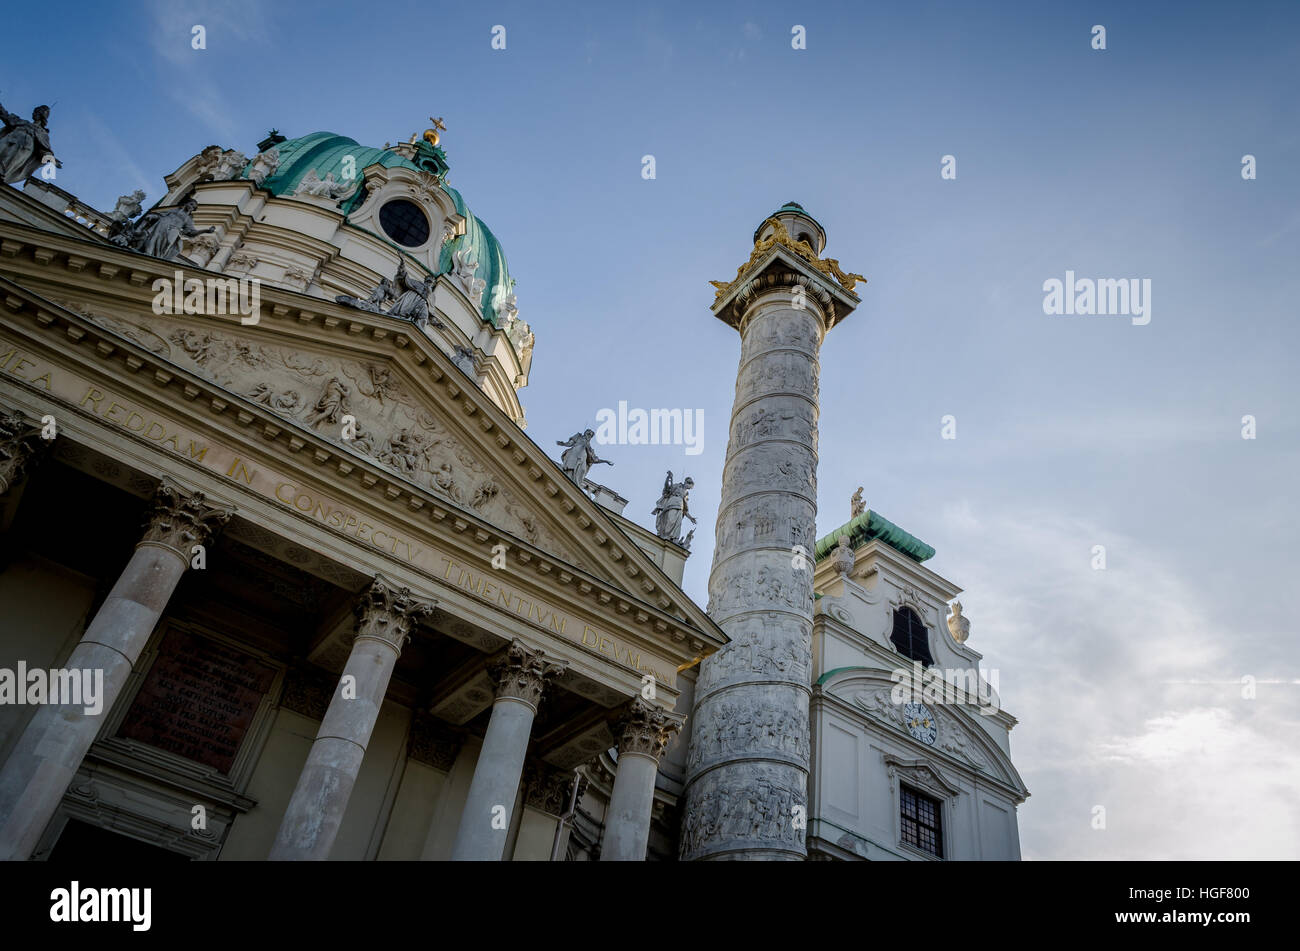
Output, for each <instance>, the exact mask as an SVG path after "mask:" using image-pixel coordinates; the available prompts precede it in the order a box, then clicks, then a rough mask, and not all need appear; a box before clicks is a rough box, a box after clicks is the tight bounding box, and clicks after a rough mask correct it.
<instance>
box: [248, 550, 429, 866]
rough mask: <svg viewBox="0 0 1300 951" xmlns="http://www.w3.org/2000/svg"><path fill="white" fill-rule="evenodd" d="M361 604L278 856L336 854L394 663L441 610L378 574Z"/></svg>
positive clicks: (273, 850)
mask: <svg viewBox="0 0 1300 951" xmlns="http://www.w3.org/2000/svg"><path fill="white" fill-rule="evenodd" d="M353 610H354V611H355V613H356V616H357V622H356V634H355V639H354V640H353V643H352V653H351V654H350V655H349V656H348V662H347V664H346V665H344V667H343V675H342V676H341V677H340V678H339V684H338V686H337V687H336V688H335V689H334V699H333V700H331V701H330V705H329V709H327V710H326V711H325V719H323V720H322V721H321V725H320V731H319V732H317V734H316V740H315V742H314V743H312V745H311V752H310V753H308V754H307V763H306V765H305V766H303V768H302V773H301V774H299V776H298V785H297V786H295V787H294V790H293V798H291V799H290V800H289V808H288V809H286V810H285V813H284V819H283V821H282V822H281V823H280V831H279V833H277V835H276V837H275V844H274V845H273V846H272V847H271V856H270V857H271V858H272V859H279V860H294V859H313V860H318V861H319V860H324V859H327V858H329V854H330V849H331V848H333V847H334V839H335V837H336V836H338V832H339V826H340V825H342V823H343V813H344V812H345V811H347V808H348V799H349V798H351V796H352V787H353V786H355V785H356V782H357V774H358V773H360V771H361V760H362V758H363V757H364V756H365V755H366V745H367V744H368V743H369V742H370V734H371V733H372V732H373V731H374V729H375V721H376V720H377V719H378V718H379V708H380V707H381V706H382V705H383V702H384V695H385V694H386V693H387V692H388V681H389V680H390V679H391V678H392V676H393V667H394V666H396V664H397V658H398V656H399V655H400V654H401V653H402V646H403V645H404V644H405V643H406V642H407V640H408V639H409V638H410V636H411V627H412V625H413V624H415V622H416V621H417V620H418V619H420V618H423V617H427V616H428V615H429V614H431V613H432V612H433V602H424V601H417V600H416V599H415V598H413V597H411V592H410V591H409V590H408V589H407V588H400V589H399V588H394V587H393V586H392V585H390V584H389V583H388V582H387V581H385V580H384V579H383V578H382V577H380V576H379V575H376V576H375V579H374V581H372V582H371V583H370V587H368V588H366V590H365V591H364V592H363V593H362V595H361V597H360V598H359V599H358V601H357V603H356V605H355V606H354V608H353Z"/></svg>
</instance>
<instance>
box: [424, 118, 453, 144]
mask: <svg viewBox="0 0 1300 951" xmlns="http://www.w3.org/2000/svg"><path fill="white" fill-rule="evenodd" d="M429 121H430V122H432V123H433V128H432V129H425V130H424V139H425V141H426V142H428V143H429V144H430V145H437V144H438V139H439V136H438V132H439V131H441V132H446V131H447V126H446V125H445V124H443V121H442V119H440V118H439V119H435V118H434V117H433V116H429Z"/></svg>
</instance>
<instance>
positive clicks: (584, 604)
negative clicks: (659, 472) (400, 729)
mask: <svg viewBox="0 0 1300 951" xmlns="http://www.w3.org/2000/svg"><path fill="white" fill-rule="evenodd" d="M3 293H4V301H5V310H4V313H5V315H6V317H5V320H4V321H3V324H2V325H0V335H2V336H3V337H5V338H8V339H6V340H4V341H3V344H4V345H3V346H2V347H0V354H3V353H7V352H8V351H9V350H10V349H11V348H16V349H17V352H16V353H15V356H14V357H13V358H11V362H10V363H7V364H6V367H5V369H4V370H0V377H3V379H4V381H5V383H6V397H9V392H10V389H11V388H12V389H13V391H14V392H15V393H16V394H19V395H20V397H21V398H20V399H18V400H15V399H13V398H10V399H9V401H10V402H11V403H13V402H17V403H19V404H20V405H19V408H24V409H26V410H27V411H28V412H30V413H32V414H35V415H36V416H37V418H39V416H40V415H41V414H42V413H43V412H47V411H48V410H49V408H50V406H52V405H55V406H60V405H61V406H62V408H63V409H62V410H61V411H60V412H58V413H57V416H58V418H59V419H60V424H61V428H62V431H63V433H64V434H65V435H66V436H67V437H68V438H69V439H70V441H72V442H73V443H78V444H85V445H88V446H90V447H91V448H93V449H95V450H96V451H97V452H101V453H103V454H105V455H112V456H115V457H118V458H121V459H123V461H125V462H127V463H128V464H129V465H131V467H132V468H134V469H136V470H137V471H138V472H142V473H157V472H159V471H169V470H171V471H176V470H184V471H185V473H186V476H187V477H188V478H190V479H191V481H192V482H193V483H194V484H195V485H201V484H202V485H205V486H206V488H207V490H208V491H210V492H212V493H213V494H214V495H217V496H222V497H230V496H232V495H238V496H239V509H240V521H243V522H247V523H249V524H252V525H256V526H257V527H260V528H263V529H266V530H268V531H269V533H270V534H272V535H276V536H288V537H306V538H310V539H311V545H312V547H313V548H315V549H316V550H317V551H318V552H320V553H322V554H324V555H326V556H327V557H328V558H329V559H330V560H331V561H334V562H337V564H339V565H344V566H346V565H349V564H355V563H357V562H358V560H364V561H365V562H367V563H372V564H379V565H382V568H381V570H383V571H385V572H386V573H388V574H391V575H392V576H393V577H394V580H395V581H397V582H398V583H401V584H406V585H409V586H411V587H412V589H413V590H424V591H428V592H429V593H431V594H434V596H436V597H437V599H438V601H439V604H440V610H445V611H447V612H449V613H451V614H454V615H455V616H456V617H457V618H459V619H461V620H463V621H464V622H465V623H466V625H467V628H466V629H467V630H472V629H474V628H478V629H479V630H480V632H481V631H490V632H492V633H493V634H494V635H497V634H498V633H499V635H500V636H501V637H508V636H518V637H521V638H524V639H529V638H531V639H532V640H533V641H534V642H536V643H537V644H539V645H540V646H542V647H543V648H544V649H546V650H548V652H555V653H557V654H558V653H567V654H571V655H573V669H574V671H575V675H577V676H581V675H584V674H590V675H591V676H592V677H593V678H596V679H598V680H599V681H600V682H602V683H604V684H606V685H607V686H608V688H609V689H610V690H613V691H615V692H616V693H617V694H618V695H620V696H624V697H626V696H628V695H632V694H634V693H635V692H637V691H638V690H639V689H640V687H641V677H642V676H643V675H644V672H643V668H650V669H652V670H654V671H655V676H656V679H657V680H658V681H659V682H660V684H661V685H662V686H664V688H665V691H666V692H671V693H672V694H674V695H675V688H674V686H673V681H674V680H675V674H676V667H677V666H678V665H680V664H683V663H686V662H689V661H690V660H692V659H693V658H694V657H696V656H698V655H699V653H701V652H703V651H704V650H706V649H708V648H710V647H711V646H713V644H715V643H717V641H718V636H717V635H716V634H713V633H710V632H708V631H703V630H701V629H699V628H697V627H696V626H695V625H692V624H690V623H689V622H687V621H684V620H683V619H682V618H680V617H677V616H675V615H674V614H672V613H670V612H668V611H667V610H665V608H664V607H663V606H662V604H652V603H650V602H649V601H648V600H646V598H645V597H644V595H646V594H650V593H651V591H660V590H661V588H662V587H663V586H660V585H655V584H653V582H651V579H652V578H653V575H654V573H656V572H658V570H659V569H657V568H656V567H655V566H654V565H653V564H652V563H648V562H647V560H646V559H645V558H644V555H643V554H642V553H640V552H639V551H635V552H634V551H631V550H630V549H633V548H635V546H634V545H632V544H631V542H630V541H628V540H627V539H625V538H623V537H622V536H621V534H620V535H615V534H614V532H613V531H611V532H610V533H609V534H606V535H605V536H604V537H605V545H606V546H608V547H609V548H610V549H611V554H609V555H601V554H599V553H600V548H601V545H600V543H598V542H595V539H594V536H595V534H596V533H598V532H600V527H601V526H600V522H599V521H598V520H601V519H605V516H603V515H602V514H601V513H600V512H599V511H597V510H596V507H595V506H594V504H593V503H591V502H590V500H585V499H584V502H585V505H583V506H582V507H581V508H580V506H579V503H577V502H574V503H573V504H572V505H571V507H570V508H568V510H567V512H566V513H565V514H566V515H572V516H573V517H574V519H575V520H578V519H585V520H586V522H587V526H589V527H590V528H591V530H592V532H591V535H590V536H588V537H587V538H585V539H583V542H584V550H585V551H590V552H591V555H590V557H592V560H593V562H595V561H597V560H598V563H599V564H600V566H601V568H602V569H603V570H604V575H605V576H604V577H601V576H598V575H596V574H594V573H593V572H591V571H590V570H587V569H583V568H580V567H578V566H576V565H574V564H572V563H571V562H568V561H566V560H564V559H561V558H558V557H556V556H555V555H554V554H552V553H548V552H546V551H544V550H543V549H541V548H539V547H537V546H536V545H533V544H531V543H529V542H528V541H527V540H525V539H521V538H519V537H518V536H516V535H513V534H512V533H510V532H508V531H503V530H502V528H501V527H499V526H497V525H494V524H492V523H490V522H488V521H487V520H486V519H484V518H483V517H481V516H479V515H478V514H477V513H474V512H473V511H471V510H469V509H466V508H463V507H460V506H457V505H455V504H452V503H449V502H448V500H447V499H445V498H443V497H440V496H439V495H438V494H436V493H435V492H433V491H431V490H428V489H425V488H423V487H421V486H418V485H416V484H413V483H411V482H410V481H409V480H407V479H405V478H403V477H402V476H401V475H399V474H395V473H393V472H391V471H388V470H387V469H385V467H383V466H380V465H377V464H375V463H374V462H373V461H370V460H368V459H366V458H364V457H360V456H358V454H356V453H353V452H351V451H349V450H347V449H340V447H339V446H337V445H336V444H335V443H333V442H330V441H329V440H327V439H325V438H324V436H322V434H321V433H319V432H316V431H313V430H310V429H307V428H304V427H301V426H298V425H296V424H294V423H292V422H290V421H286V420H284V419H283V418H282V417H280V416H278V415H277V414H276V413H274V412H272V411H271V409H270V408H269V407H268V406H266V405H264V404H262V403H259V402H256V401H252V400H249V399H247V398H246V397H241V396H238V395H235V394H232V393H231V392H230V391H228V390H226V389H224V388H222V387H220V386H218V385H216V384H214V383H213V382H211V381H210V380H206V379H204V378H202V377H200V376H198V375H196V374H193V373H190V372H187V371H185V370H183V369H181V368H180V367H178V366H177V365H176V364H174V363H172V362H170V361H167V360H164V359H162V358H161V357H160V355H159V354H156V353H152V352H150V351H149V350H148V349H147V348H146V347H144V346H142V345H141V344H140V343H138V342H136V341H133V340H131V339H129V338H126V337H123V336H122V335H120V334H117V333H115V332H114V331H112V330H109V329H107V328H106V327H103V326H100V325H99V324H97V323H95V322H94V321H92V320H90V319H89V318H87V317H85V316H83V315H79V314H75V313H72V312H70V311H67V310H66V309H64V308H60V307H57V306H54V305H51V304H49V302H47V301H42V300H41V299H40V298H38V297H36V296H35V295H33V294H31V293H30V292H28V291H26V290H25V289H24V288H22V287H19V286H17V285H13V284H11V283H10V282H8V281H5V282H3ZM281 316H282V318H285V317H288V315H281ZM208 319H210V320H211V319H212V318H208ZM214 322H215V321H214ZM232 323H233V321H232ZM235 326H238V325H237V324H236V325H235ZM343 332H344V333H346V331H343ZM68 339H71V340H74V341H76V342H77V346H76V347H75V348H73V350H72V352H74V353H79V354H85V359H84V360H79V361H77V362H75V363H74V362H73V361H70V360H69V359H68V357H67V353H68V352H69V348H68V345H67V343H66V341H67V340H68ZM372 339H374V337H373V335H372ZM378 339H383V337H382V336H381V337H379V338H378ZM56 340H58V341H59V342H60V344H61V346H57V347H56V346H54V342H55V341H56ZM408 346H409V343H408ZM412 349H415V348H412ZM417 352H419V353H421V354H422V355H423V360H422V361H419V362H418V363H417V364H416V365H417V366H419V365H420V363H428V362H431V361H432V360H437V359H440V358H441V357H442V355H441V354H440V353H437V354H436V355H434V354H431V353H429V352H428V351H425V350H423V349H422V348H420V349H418V351H417ZM15 369H17V372H16V373H15V372H13V371H14V370H15ZM451 369H452V368H450V367H447V368H445V369H442V370H441V371H440V375H439V382H445V384H448V385H447V402H448V403H449V404H450V405H451V406H457V405H460V406H462V407H470V406H471V405H472V409H468V408H467V409H463V410H462V411H463V412H464V414H465V416H466V417H467V418H469V419H475V418H477V420H478V426H479V427H480V429H481V430H482V432H483V433H485V434H488V433H490V434H491V435H492V436H493V437H494V438H495V441H496V442H497V443H498V444H500V443H501V442H502V441H504V443H505V445H504V446H502V447H501V448H503V449H505V448H507V447H511V448H514V449H516V451H517V452H518V453H519V455H522V456H523V457H524V459H523V463H517V465H520V466H522V465H523V464H528V466H529V474H530V476H531V475H532V473H531V470H533V469H536V470H537V476H535V477H533V481H534V482H539V481H542V479H544V478H545V472H544V470H542V469H541V463H542V462H543V460H539V459H537V458H536V457H535V456H533V457H532V458H530V454H525V453H524V451H523V449H524V448H525V447H524V446H521V445H518V444H516V443H515V442H514V440H513V439H512V438H511V436H510V435H507V433H508V432H509V430H507V429H505V428H504V427H501V426H499V425H498V424H497V423H495V422H493V421H492V419H491V414H492V413H494V412H496V413H499V410H496V408H495V407H492V406H491V405H490V404H489V405H488V406H487V407H484V406H483V405H481V403H480V402H479V401H470V400H468V399H466V397H467V393H466V391H465V390H464V389H462V388H459V387H456V386H455V381H454V380H452V379H451V378H450V376H449V374H448V370H451ZM461 379H462V381H463V377H462V378H461ZM453 388H455V391H456V392H455V393H454V394H453V393H452V392H451V390H452V389H453ZM458 400H463V401H464V402H459V403H458ZM480 400H481V402H482V403H486V402H487V401H486V400H482V399H481V397H480ZM23 404H25V405H23ZM178 405H179V406H186V405H188V406H192V407H194V409H188V410H186V411H184V412H183V413H179V414H178V413H177V412H176V407H177V406H178ZM114 407H116V408H114ZM198 407H203V410H202V411H200V410H199V409H198ZM485 422H486V423H488V424H490V425H486V426H485V425H484V423H485ZM503 422H507V424H508V421H503ZM467 431H469V430H468V429H466V430H461V432H467ZM523 442H524V443H525V444H526V448H528V449H530V450H532V451H533V452H534V453H538V452H539V451H538V450H537V448H536V447H535V446H532V444H531V443H529V442H527V440H524V441H523ZM550 465H551V467H552V468H554V466H553V464H550ZM325 473H328V476H327V475H325ZM556 475H557V477H558V478H559V479H560V481H566V480H563V477H562V476H560V475H559V474H558V472H557V473H556ZM544 484H545V485H546V486H547V488H548V489H550V488H553V489H554V492H553V493H552V494H551V495H550V497H551V498H555V497H557V496H560V497H561V504H560V506H559V509H558V511H564V508H565V507H564V505H563V501H564V500H565V498H566V497H567V496H568V495H569V493H568V492H566V490H565V487H564V486H560V485H558V484H556V483H553V482H549V481H547V482H546V483H544ZM137 494H139V493H137ZM561 518H562V517H561ZM579 525H581V522H580V521H579ZM610 528H611V529H612V525H611V526H610ZM557 531H566V532H568V533H572V529H566V528H564V527H563V522H561V526H560V527H557ZM239 534H240V533H239V532H238V531H235V532H232V536H234V537H239ZM570 541H571V542H572V541H573V539H572V538H571V539H570ZM254 542H256V540H255V539H254ZM620 543H621V544H620ZM499 544H504V545H505V546H506V550H507V564H508V566H509V567H508V569H507V570H506V571H501V570H499V569H494V568H492V567H491V565H492V557H493V549H494V547H495V546H497V545H499ZM254 547H257V545H256V544H255V545H254ZM593 549H594V551H593ZM613 550H619V551H620V554H621V555H622V557H620V558H615V557H613V556H612V551H613ZM624 566H625V567H624ZM620 568H621V570H622V574H623V575H624V577H629V578H631V577H639V578H640V579H642V580H643V584H642V588H641V593H640V594H633V593H631V591H629V590H625V589H621V588H619V587H618V586H616V585H613V584H612V583H611V579H612V578H614V577H616V576H617V575H616V571H617V570H619V569H620ZM629 568H630V569H635V572H633V571H631V570H628V569H629ZM507 577H508V580H506V579H507ZM498 578H501V579H502V580H496V579H498ZM333 580H337V578H335V579H333ZM646 583H649V584H650V588H649V590H647V588H646ZM669 584H671V583H669ZM435 587H436V591H435V590H434V588H435ZM503 588H504V589H505V590H506V591H508V592H509V593H508V594H504V593H503ZM677 596H678V597H679V598H680V599H681V600H683V601H685V597H684V595H681V594H680V592H678V593H677ZM505 598H508V599H509V602H508V603H506V601H505V600H504V599H505ZM669 605H670V606H672V605H673V602H671V601H670V602H669ZM679 610H680V607H679ZM683 613H685V612H683ZM452 633H453V636H455V634H454V632H452ZM470 636H477V635H469V634H467V635H466V637H464V638H462V639H467V638H468V637H470ZM494 645H495V640H494ZM477 646H479V648H480V649H486V646H485V645H482V644H480V645H477ZM620 658H621V659H620ZM612 697H613V695H612V694H611V698H612Z"/></svg>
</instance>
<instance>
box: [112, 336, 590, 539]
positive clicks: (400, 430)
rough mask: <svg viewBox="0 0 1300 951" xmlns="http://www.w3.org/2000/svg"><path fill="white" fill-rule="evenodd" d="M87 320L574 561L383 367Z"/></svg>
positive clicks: (232, 339) (228, 339)
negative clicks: (351, 427) (350, 424)
mask: <svg viewBox="0 0 1300 951" xmlns="http://www.w3.org/2000/svg"><path fill="white" fill-rule="evenodd" d="M90 316H92V319H94V320H96V321H97V322H100V323H103V324H104V325H105V326H108V327H110V328H111V329H113V330H114V331H116V332H117V333H120V334H122V335H123V336H126V337H129V338H130V339H133V340H135V341H136V342H137V343H140V344H141V345H142V346H145V347H147V348H148V349H150V350H152V351H153V352H155V353H159V354H163V355H169V356H170V358H171V359H172V360H174V361H175V362H176V363H177V364H179V365H181V366H184V367H187V368H190V369H193V370H195V371H196V372H199V373H200V374H201V375H203V376H205V377H207V378H209V379H211V380H213V381H214V382H216V383H218V384H219V385H221V386H223V387H225V388H226V389H228V390H230V391H231V392H233V393H238V394H241V395H243V396H245V397H247V398H249V399H252V400H254V401H256V402H258V403H261V404H263V405H265V406H267V407H268V408H270V409H271V410H272V411H274V412H275V413H277V414H278V415H280V416H283V417H285V418H286V419H290V420H294V421H296V422H298V423H301V424H302V425H304V426H307V427H310V428H313V429H315V430H316V431H317V432H319V433H320V434H321V435H323V436H325V437H327V438H329V439H331V440H333V441H334V442H336V443H338V444H339V445H340V446H345V447H346V448H348V449H350V450H351V451H353V452H356V453H358V454H360V455H362V456H367V457H369V458H370V459H372V460H373V461H374V462H376V463H378V464H380V465H383V466H386V467H388V468H390V469H392V470H393V471H395V472H397V473H399V474H400V475H402V476H403V477H405V478H407V479H409V480H410V481H412V482H414V483H416V484H417V485H420V486H423V487H425V488H427V489H430V490H431V491H434V492H436V493H438V494H440V495H442V496H444V497H445V498H447V499H448V500H449V501H451V502H453V503H455V504H457V505H462V506H467V507H469V508H471V509H473V510H474V511H475V512H477V513H478V514H479V515H480V516H482V517H483V518H484V519H486V520H487V521H489V522H491V523H493V524H494V525H497V526H499V527H500V528H502V529H504V530H506V531H508V532H510V533H511V534H513V535H515V536H517V537H519V538H522V539H523V540H525V541H527V542H528V543H529V544H532V545H536V546H537V547H538V548H541V549H543V550H545V551H548V552H550V553H551V554H553V555H557V556H559V557H561V558H563V559H565V560H566V561H570V562H574V563H576V561H575V555H574V554H573V552H572V550H571V549H570V548H569V547H568V546H567V545H564V544H562V543H561V542H560V541H559V540H558V539H557V538H556V536H555V535H554V533H552V532H550V531H548V530H547V529H546V528H545V527H544V525H543V523H542V520H541V519H540V518H539V517H538V514H537V512H536V511H534V510H532V509H531V508H529V507H528V506H526V505H525V504H524V500H523V499H522V498H521V497H520V496H517V495H516V494H515V493H514V492H513V491H511V490H510V489H508V488H506V487H505V485H504V484H503V482H502V480H501V479H499V478H497V477H496V475H495V474H494V473H493V472H491V471H490V470H489V468H488V467H487V465H485V464H484V463H483V462H482V461H481V460H480V459H479V457H478V455H477V453H476V452H474V451H471V449H470V448H469V447H468V446H467V445H465V444H464V443H463V442H462V441H461V440H460V439H459V438H458V437H456V436H454V435H452V433H451V431H450V430H449V429H448V428H447V426H446V425H445V424H444V423H443V422H442V421H441V420H439V419H438V418H437V417H436V416H434V415H433V413H431V412H430V411H429V410H428V409H427V408H426V407H425V405H424V403H423V402H422V401H421V400H420V399H419V398H417V397H416V396H415V395H414V394H413V393H412V392H411V390H410V389H409V387H408V386H407V385H406V384H405V383H404V382H403V381H402V380H400V379H399V378H398V375H397V374H396V373H394V372H393V371H392V369H391V368H389V367H387V366H384V365H382V364H378V363H372V362H363V361H359V360H351V359H347V358H343V357H335V356H316V355H313V354H309V353H304V352H302V351H301V350H296V349H290V348H288V347H280V346H276V345H272V344H259V343H255V342H253V341H251V340H248V339H244V338H241V337H239V336H237V335H235V334H231V333H227V332H225V331H221V330H198V329H194V328H190V327H176V328H173V329H172V330H171V331H170V333H169V334H168V338H167V339H163V338H162V337H160V336H158V335H157V334H156V333H154V332H153V331H152V330H150V329H148V328H147V327H142V326H137V325H135V324H132V323H130V322H128V321H125V320H121V319H118V318H112V317H101V316H95V315H90ZM344 416H352V417H353V418H354V420H355V431H346V430H345V428H344V425H343V417H344ZM345 433H346V434H347V435H350V438H346V436H345Z"/></svg>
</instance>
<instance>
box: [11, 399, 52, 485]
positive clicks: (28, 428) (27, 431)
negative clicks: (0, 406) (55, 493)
mask: <svg viewBox="0 0 1300 951" xmlns="http://www.w3.org/2000/svg"><path fill="white" fill-rule="evenodd" d="M49 445H50V440H47V439H42V438H41V427H39V426H35V425H33V424H31V423H29V422H27V420H26V419H24V418H23V415H22V413H10V412H6V411H4V410H0V495H4V494H5V493H6V492H8V491H9V489H10V488H12V487H13V486H14V485H16V484H17V483H18V482H20V481H22V478H23V476H24V475H25V474H26V473H27V470H28V469H29V468H30V467H31V466H32V464H33V463H34V462H36V460H37V459H39V458H40V457H41V456H42V455H44V453H45V451H46V450H47V449H48V448H49Z"/></svg>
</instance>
